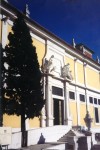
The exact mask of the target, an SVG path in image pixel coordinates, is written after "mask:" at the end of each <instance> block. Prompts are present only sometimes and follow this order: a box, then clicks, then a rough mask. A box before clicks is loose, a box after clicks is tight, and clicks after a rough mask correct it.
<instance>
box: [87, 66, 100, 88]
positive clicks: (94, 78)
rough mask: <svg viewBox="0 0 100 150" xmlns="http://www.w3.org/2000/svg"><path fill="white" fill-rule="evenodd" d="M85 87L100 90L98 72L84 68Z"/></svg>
mask: <svg viewBox="0 0 100 150" xmlns="http://www.w3.org/2000/svg"><path fill="white" fill-rule="evenodd" d="M86 77H87V81H86V82H87V85H88V86H89V87H91V88H95V89H97V90H100V75H99V72H96V71H95V70H92V69H91V68H89V67H86Z"/></svg>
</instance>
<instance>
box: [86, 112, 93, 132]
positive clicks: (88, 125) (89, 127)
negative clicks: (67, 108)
mask: <svg viewBox="0 0 100 150" xmlns="http://www.w3.org/2000/svg"><path fill="white" fill-rule="evenodd" d="M84 121H85V124H86V126H87V128H88V131H89V132H90V130H91V123H92V121H93V118H91V116H90V114H89V111H87V113H86V116H85V118H84Z"/></svg>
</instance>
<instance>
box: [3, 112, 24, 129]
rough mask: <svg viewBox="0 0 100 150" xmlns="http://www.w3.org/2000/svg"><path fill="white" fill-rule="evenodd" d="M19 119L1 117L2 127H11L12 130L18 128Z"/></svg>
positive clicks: (11, 116)
mask: <svg viewBox="0 0 100 150" xmlns="http://www.w3.org/2000/svg"><path fill="white" fill-rule="evenodd" d="M20 125H21V124H20V117H18V116H16V115H10V116H9V115H7V114H5V115H3V126H5V127H7V126H8V127H9V126H10V127H12V128H20Z"/></svg>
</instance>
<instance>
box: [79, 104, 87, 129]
mask: <svg viewBox="0 0 100 150" xmlns="http://www.w3.org/2000/svg"><path fill="white" fill-rule="evenodd" d="M85 116H86V104H84V103H80V125H81V126H85V122H84V118H85Z"/></svg>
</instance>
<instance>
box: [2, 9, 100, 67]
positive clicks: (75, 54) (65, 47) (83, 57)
mask: <svg viewBox="0 0 100 150" xmlns="http://www.w3.org/2000/svg"><path fill="white" fill-rule="evenodd" d="M0 7H1V8H2V9H4V10H5V11H6V12H8V13H9V14H11V15H13V16H14V17H16V16H15V15H14V14H13V13H11V12H9V11H8V10H7V9H5V8H4V7H2V6H0ZM27 25H28V26H29V27H31V28H32V29H33V30H35V31H37V32H38V33H39V34H40V35H43V36H45V37H46V38H49V39H50V40H51V41H53V42H55V43H56V44H58V45H59V46H61V47H63V48H64V49H65V50H66V51H67V52H68V53H71V54H73V55H74V56H76V57H79V58H80V59H82V60H83V61H86V62H88V63H89V64H91V65H93V66H94V67H96V68H98V69H100V67H99V66H98V65H96V64H94V63H92V61H89V60H87V59H86V58H85V56H81V55H79V54H78V52H77V51H74V50H72V49H71V48H68V47H67V46H64V45H63V44H62V43H59V42H57V40H54V39H53V38H52V37H50V36H48V34H45V33H43V32H41V31H39V30H38V29H36V27H33V26H32V25H30V24H29V23H27Z"/></svg>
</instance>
